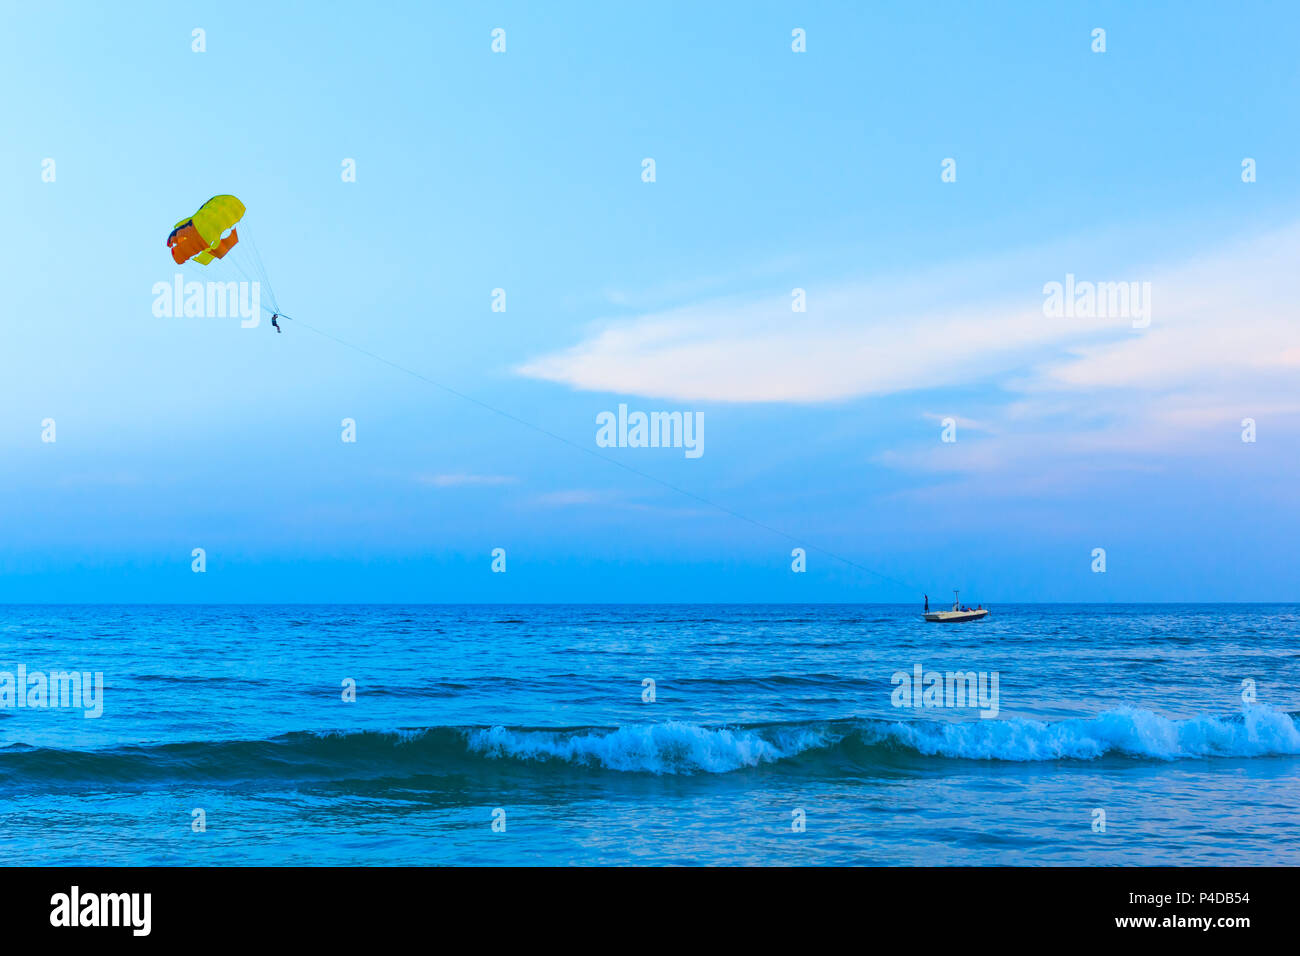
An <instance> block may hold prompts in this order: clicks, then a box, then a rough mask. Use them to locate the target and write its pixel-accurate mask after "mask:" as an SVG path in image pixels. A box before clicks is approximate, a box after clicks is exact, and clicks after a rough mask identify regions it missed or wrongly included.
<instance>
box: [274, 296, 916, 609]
mask: <svg viewBox="0 0 1300 956" xmlns="http://www.w3.org/2000/svg"><path fill="white" fill-rule="evenodd" d="M280 318H282V319H290V320H292V321H294V322H296V323H297V324H298V325H299V326H301V327H302V328H304V329H307V330H309V331H311V332H315V333H316V334H317V335H319V336H321V337H322V338H326V339H329V340H330V341H331V342H336V343H337V344H339V345H341V346H343V347H344V348H347V349H351V350H352V351H354V352H359V353H360V354H362V355H365V356H367V357H368V358H372V359H374V360H375V361H376V362H379V363H381V364H383V365H387V366H388V367H389V368H393V369H396V370H397V371H399V372H404V373H405V374H407V375H409V376H411V377H412V378H416V379H419V380H420V381H421V382H424V383H425V384H426V385H432V386H433V387H434V388H437V389H440V390H442V391H444V392H446V393H447V394H448V395H453V396H455V397H456V398H459V399H461V400H462V401H466V402H469V403H471V404H473V405H477V406H478V407H479V408H482V409H484V410H485V411H489V412H492V413H493V414H494V415H499V416H500V417H502V418H505V419H509V420H510V421H512V422H514V423H515V424H517V425H522V426H524V427H525V428H528V429H531V430H532V431H535V432H537V433H539V434H541V435H545V436H546V437H547V438H551V439H553V440H555V441H557V442H559V443H560V444H562V445H568V446H569V447H570V448H572V449H574V450H575V451H580V452H582V453H583V454H584V455H590V456H591V457H592V458H595V459H596V460H597V461H602V462H604V463H605V464H607V465H613V466H614V467H616V468H622V469H623V470H624V471H627V472H631V473H632V474H634V475H636V476H638V477H640V478H644V479H645V480H647V481H652V482H654V483H655V484H657V485H660V486H661V487H664V488H667V489H668V490H669V491H673V492H676V493H677V494H679V495H685V496H686V497H687V498H690V499H692V500H694V501H697V502H699V503H700V504H702V505H705V506H707V507H709V508H712V509H714V510H715V511H720V512H722V513H723V514H726V515H730V516H731V517H733V518H736V519H738V520H740V521H744V522H745V523H746V524H750V525H753V526H754V527H755V528H760V529H762V530H763V531H766V532H768V533H770V534H774V535H777V536H778V537H781V538H785V539H786V540H787V541H793V542H794V543H795V544H798V545H800V546H802V547H803V548H805V549H807V550H809V551H816V552H817V553H819V554H824V555H826V556H827V557H828V558H832V559H833V560H835V561H838V562H840V563H841V564H843V565H846V566H847V567H850V568H854V569H856V570H858V571H862V572H863V573H864V574H869V575H871V576H872V577H876V578H879V579H880V580H882V581H887V582H889V583H890V584H897V585H898V586H899V587H903V588H906V589H907V590H909V591H913V590H917V587H916V585H914V584H911V583H909V582H907V581H900V580H899V579H898V578H894V577H890V576H889V575H888V574H881V573H880V572H879V571H873V570H872V569H871V568H868V567H864V566H863V565H861V564H858V563H857V562H856V561H853V560H851V559H849V558H846V557H844V556H843V555H840V554H836V553H835V552H834V551H830V550H828V549H826V548H822V547H819V546H817V545H815V544H812V543H811V542H808V541H806V540H805V539H804V538H802V537H796V536H795V535H792V534H790V533H789V532H786V531H782V530H781V529H780V528H774V527H772V526H771V525H769V524H765V523H764V522H762V521H758V520H756V519H754V518H751V517H749V516H748V515H744V514H741V513H740V512H739V511H733V510H732V509H731V508H728V507H726V506H725V505H720V504H718V503H717V502H715V501H710V500H709V499H708V498H705V497H703V496H702V495H697V494H696V493H695V492H693V491H687V490H686V489H685V488H682V487H680V486H678V485H674V484H673V483H672V482H669V481H664V480H663V479H662V478H656V477H655V476H654V475H651V474H649V473H647V472H644V471H641V470H640V469H639V468H633V467H632V466H631V465H628V464H625V463H623V462H621V461H618V460H617V459H614V458H608V457H606V456H605V455H602V454H600V453H599V452H597V451H593V450H592V449H590V448H586V447H584V446H582V445H579V444H578V443H577V442H573V441H570V440H569V439H567V438H565V437H564V436H563V435H557V434H556V433H555V432H553V431H550V430H549V429H546V428H543V427H542V426H541V425H537V424H534V423H533V422H530V421H528V420H527V419H523V418H520V417H518V416H517V415H512V414H511V413H510V412H507V411H504V410H502V409H500V408H496V407H494V406H492V405H489V404H488V403H487V402H484V401H480V400H479V399H477V398H475V397H474V396H472V395H466V394H465V393H464V392H459V391H457V390H456V389H454V388H451V387H450V386H448V385H443V384H442V383H441V382H435V381H434V380H433V379H431V378H429V377H428V376H425V375H421V374H420V373H419V372H416V371H414V370H412V369H409V368H407V367H406V366H405V365H399V364H398V363H396V362H394V361H392V360H391V359H386V358H384V357H383V356H382V355H378V354H376V353H374V352H371V351H370V350H369V349H365V348H362V347H361V346H359V345H353V344H352V343H351V342H348V341H346V340H344V339H341V338H339V337H338V336H336V335H331V334H330V333H329V332H326V331H324V330H323V329H318V328H316V327H315V326H312V325H308V324H307V323H306V322H301V321H299V320H297V319H294V317H293V316H292V315H285V314H284V313H283V312H281V313H280Z"/></svg>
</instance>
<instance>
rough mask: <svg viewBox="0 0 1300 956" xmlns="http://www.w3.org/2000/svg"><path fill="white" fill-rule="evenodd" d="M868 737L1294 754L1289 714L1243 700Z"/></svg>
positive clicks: (917, 728)
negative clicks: (1174, 714) (1217, 712)
mask: <svg viewBox="0 0 1300 956" xmlns="http://www.w3.org/2000/svg"><path fill="white" fill-rule="evenodd" d="M863 736H864V738H865V739H866V740H867V742H869V743H880V744H884V745H889V746H895V747H900V748H903V749H908V750H912V751H914V752H915V753H918V754H921V755H924V756H927V757H952V758H958V759H965V760H1009V761H1017V762H1023V761H1040V760H1096V759H1097V758H1099V757H1104V756H1107V755H1113V756H1125V757H1139V758H1150V759H1156V760H1177V759H1181V758H1188V757H1264V756H1272V755H1282V754H1300V729H1298V728H1297V726H1296V721H1295V717H1294V716H1292V715H1291V714H1288V713H1286V712H1284V711H1281V710H1275V709H1273V708H1270V707H1264V706H1259V705H1253V706H1248V707H1246V708H1244V709H1243V711H1242V712H1241V713H1240V714H1233V715H1231V716H1224V717H1210V716H1204V717H1191V718H1187V719H1184V720H1174V719H1171V718H1168V717H1161V716H1160V715H1159V714H1155V713H1152V712H1151V711H1149V710H1140V709H1137V708H1131V707H1121V708H1119V709H1117V710H1112V711H1106V712H1104V713H1101V714H1098V715H1097V716H1096V717H1086V718H1077V719H1072V720H1062V721H1058V722H1054V723H1049V722H1045V721H1038V720H1024V719H1008V720H974V721H962V722H942V721H912V722H906V723H891V724H884V723H879V724H875V725H873V726H869V727H864V728H863Z"/></svg>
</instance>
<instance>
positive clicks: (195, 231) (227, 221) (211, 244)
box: [167, 196, 244, 266]
mask: <svg viewBox="0 0 1300 956" xmlns="http://www.w3.org/2000/svg"><path fill="white" fill-rule="evenodd" d="M242 218H244V204H243V203H242V202H240V201H239V200H238V199H237V198H236V197H234V196H213V197H212V198H211V199H209V200H208V201H207V202H205V203H204V204H203V205H202V206H200V207H199V211H198V212H196V213H195V214H194V215H193V216H190V217H189V218H188V219H182V220H181V221H180V222H178V223H177V224H176V228H174V229H173V230H172V232H171V235H170V236H168V237H167V247H168V248H169V249H171V252H172V258H173V259H175V260H176V263H177V265H180V264H181V263H183V262H188V261H190V260H191V259H193V260H194V261H195V262H197V263H198V264H199V265H202V266H206V265H207V264H208V263H209V262H211V261H212V260H213V259H222V258H225V255H226V253H227V252H229V251H230V250H231V249H233V248H234V246H235V243H237V242H239V233H238V231H237V230H236V229H235V223H237V222H239V220H240V219H242ZM227 230H229V232H227Z"/></svg>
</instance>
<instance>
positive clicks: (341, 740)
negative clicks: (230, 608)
mask: <svg viewBox="0 0 1300 956" xmlns="http://www.w3.org/2000/svg"><path fill="white" fill-rule="evenodd" d="M1296 754H1300V727H1297V722H1296V715H1294V714H1288V713H1286V712H1284V711H1281V710H1275V709H1272V708H1268V707H1264V706H1250V707H1247V708H1245V709H1244V710H1243V711H1242V712H1241V713H1239V714H1233V715H1225V716H1198V717H1192V718H1187V719H1172V718H1167V717H1162V716H1160V715H1158V714H1155V713H1152V712H1151V711H1147V710H1139V709H1136V708H1120V709H1117V710H1112V711H1106V712H1104V713H1101V714H1098V715H1096V716H1095V717H1089V718H1077V719H1070V720H1061V721H1038V720H1027V719H1021V718H1008V719H1002V720H962V721H938V720H909V721H886V720H871V719H860V718H847V719H842V720H831V721H808V722H802V723H784V724H754V725H749V726H706V725H701V724H696V723H691V722H686V721H673V720H669V721H664V722H662V723H647V724H630V725H625V726H620V727H569V728H539V727H505V726H497V727H423V728H410V729H402V730H393V731H346V730H340V731H333V732H321V733H318V732H297V733H289V734H283V735H280V736H276V737H273V738H270V739H267V740H222V741H189V742H179V743H165V744H152V745H126V746H119V747H110V748H101V749H94V750H71V749H56V748H47V747H34V746H29V745H27V744H24V743H21V742H17V741H10V742H8V743H5V744H4V745H2V746H0V786H2V787H33V786H35V787H39V786H55V787H63V786H75V785H85V784H88V783H94V784H114V783H116V784H122V785H127V786H152V785H155V784H156V783H159V782H161V781H172V782H175V781H181V782H188V783H210V784H214V785H235V784H243V783H248V782H253V783H256V782H259V781H266V782H269V781H275V780H295V781H320V782H326V783H330V784H337V783H340V782H342V781H348V780H360V779H386V780H400V779H411V778H416V777H419V778H431V777H436V776H438V775H451V776H455V777H457V778H463V777H467V776H468V777H472V776H473V775H474V774H476V773H488V772H492V773H518V774H524V775H529V774H557V773H559V774H563V773H582V772H589V771H591V770H603V771H613V772H618V773H632V774H654V775H660V774H680V775H692V774H725V773H731V772H735V771H741V770H746V769H759V770H771V769H773V768H776V767H780V768H782V769H783V771H788V772H792V773H804V774H809V775H817V774H831V775H838V774H843V773H849V772H851V773H854V774H858V775H861V774H868V775H869V774H870V773H872V772H873V771H879V772H882V773H890V774H896V773H897V772H898V771H899V770H900V769H903V770H905V769H906V768H907V766H908V765H909V764H917V763H918V762H925V761H934V760H961V761H1006V762H1016V763H1025V762H1044V761H1089V760H1097V759H1100V758H1103V757H1110V758H1115V759H1137V760H1159V761H1171V760H1179V759H1188V758H1224V757H1235V758H1253V757H1268V756H1281V755H1296Z"/></svg>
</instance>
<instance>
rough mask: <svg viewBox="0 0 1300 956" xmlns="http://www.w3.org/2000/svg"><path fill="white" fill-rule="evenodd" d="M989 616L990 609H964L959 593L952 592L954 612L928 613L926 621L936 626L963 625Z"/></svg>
mask: <svg viewBox="0 0 1300 956" xmlns="http://www.w3.org/2000/svg"><path fill="white" fill-rule="evenodd" d="M988 616H989V609H988V608H986V607H979V608H969V607H967V608H963V607H962V606H961V601H959V600H958V592H957V591H953V592H952V610H951V611H926V612H925V619H926V620H927V621H931V622H933V623H935V624H962V623H964V622H966V621H978V620H980V619H981V618H985V617H988Z"/></svg>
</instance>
